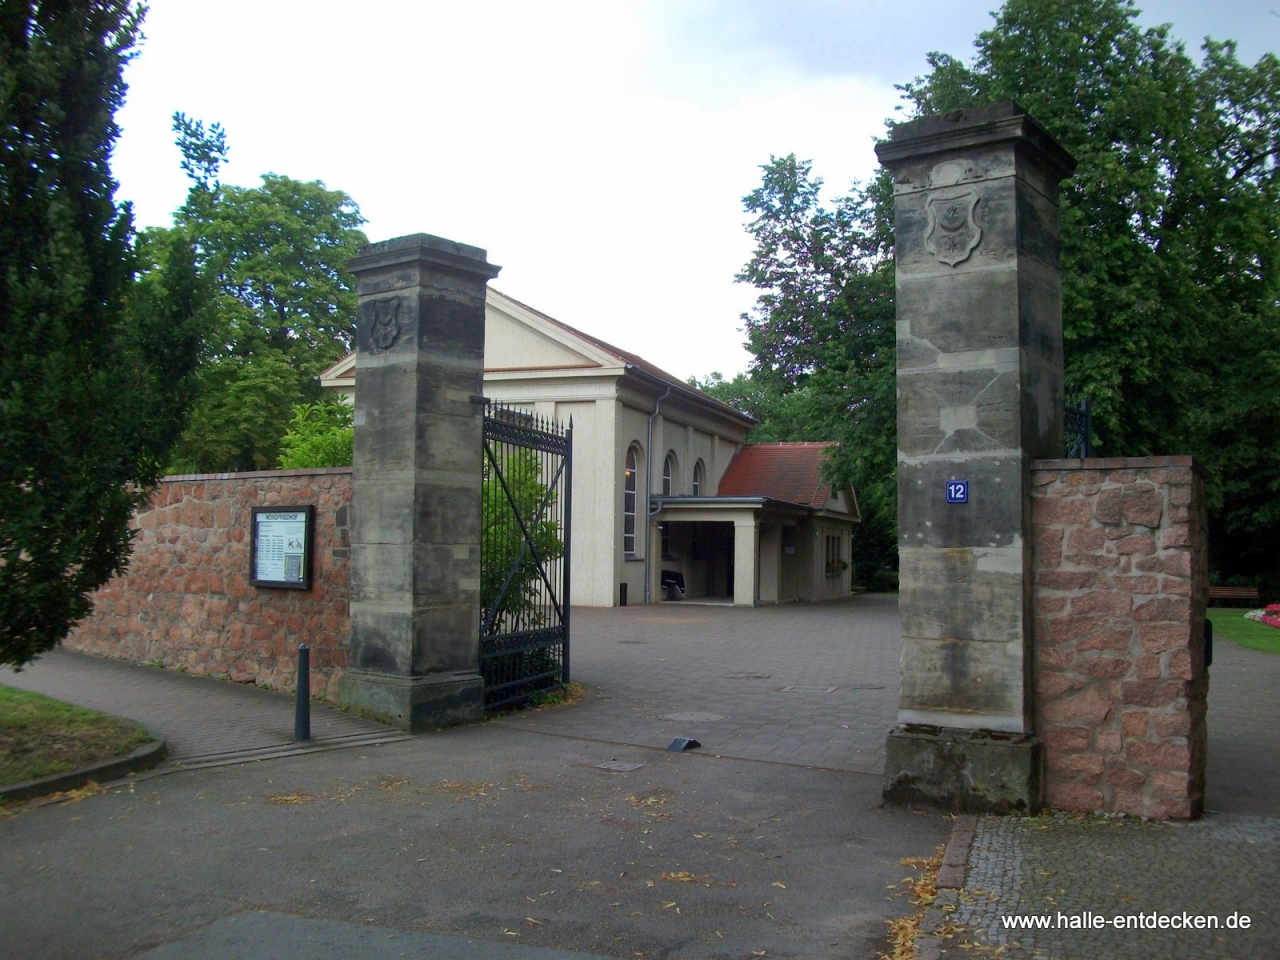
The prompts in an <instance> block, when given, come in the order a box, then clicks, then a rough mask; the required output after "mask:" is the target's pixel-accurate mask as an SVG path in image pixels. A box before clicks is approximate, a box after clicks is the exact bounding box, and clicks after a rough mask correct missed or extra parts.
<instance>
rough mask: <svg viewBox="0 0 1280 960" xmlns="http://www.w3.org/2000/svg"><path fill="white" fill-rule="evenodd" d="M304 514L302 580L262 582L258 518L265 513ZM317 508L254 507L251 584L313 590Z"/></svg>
mask: <svg viewBox="0 0 1280 960" xmlns="http://www.w3.org/2000/svg"><path fill="white" fill-rule="evenodd" d="M299 512H301V513H304V514H305V519H304V526H303V534H302V536H303V542H302V579H301V580H260V579H258V517H259V515H261V514H264V513H299ZM315 521H316V508H315V505H314V504H298V505H293V506H287V505H281V506H278V507H254V508H253V509H252V515H251V517H250V520H249V583H250V585H252V586H255V587H265V588H267V589H272V590H310V589H311V555H312V553H314V552H315V551H314V550H313V548H312V543H313V541H314V540H315Z"/></svg>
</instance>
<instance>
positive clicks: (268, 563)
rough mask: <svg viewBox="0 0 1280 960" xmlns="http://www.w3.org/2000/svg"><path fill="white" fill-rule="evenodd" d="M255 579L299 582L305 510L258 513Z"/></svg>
mask: <svg viewBox="0 0 1280 960" xmlns="http://www.w3.org/2000/svg"><path fill="white" fill-rule="evenodd" d="M255 519H256V520H257V530H256V531H254V532H255V533H256V535H257V554H256V559H257V567H256V569H255V570H254V571H253V576H254V579H255V580H265V581H268V582H271V583H302V581H303V577H304V576H305V575H306V565H305V563H304V560H305V558H306V555H307V512H306V511H305V510H280V511H275V512H271V513H267V512H263V513H259V514H258V515H257V516H256V517H255Z"/></svg>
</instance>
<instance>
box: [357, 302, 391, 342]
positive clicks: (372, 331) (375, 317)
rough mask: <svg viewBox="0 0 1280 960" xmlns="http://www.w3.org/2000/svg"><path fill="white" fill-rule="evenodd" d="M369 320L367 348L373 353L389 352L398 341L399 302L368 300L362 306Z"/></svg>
mask: <svg viewBox="0 0 1280 960" xmlns="http://www.w3.org/2000/svg"><path fill="white" fill-rule="evenodd" d="M362 309H364V310H365V311H367V313H366V316H367V317H368V320H369V346H370V347H371V348H372V349H373V352H375V353H381V352H383V351H384V350H390V349H391V348H392V347H394V346H395V345H396V341H397V340H399V339H400V300H399V298H393V299H390V300H370V301H368V302H367V303H365V304H363V307H362Z"/></svg>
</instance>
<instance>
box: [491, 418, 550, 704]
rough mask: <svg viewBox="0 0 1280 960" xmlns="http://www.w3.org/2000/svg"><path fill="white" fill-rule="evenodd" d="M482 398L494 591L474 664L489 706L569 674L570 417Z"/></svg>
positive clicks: (521, 697)
mask: <svg viewBox="0 0 1280 960" xmlns="http://www.w3.org/2000/svg"><path fill="white" fill-rule="evenodd" d="M477 399H478V400H479V398H477ZM484 402H485V417H484V430H483V448H484V454H483V456H482V458H481V459H482V460H483V461H484V465H485V472H486V473H487V476H486V478H485V483H484V497H485V513H486V516H485V524H484V539H483V540H482V549H481V580H482V584H485V585H487V586H485V587H483V588H482V589H483V590H484V591H486V592H487V591H488V590H489V589H493V588H495V587H497V591H496V594H495V595H494V596H493V597H492V598H488V599H487V602H486V604H485V609H483V610H482V611H481V622H480V626H481V631H480V665H481V673H482V674H483V676H484V681H485V709H486V710H493V709H495V708H498V707H504V706H510V705H515V704H518V703H520V702H521V701H524V700H527V699H529V698H530V697H531V696H534V695H535V694H537V693H538V692H539V691H542V690H547V689H550V688H554V687H556V686H558V685H559V684H561V683H568V682H569V616H570V611H569V576H570V553H571V550H570V542H571V540H570V537H571V534H572V528H571V515H572V483H573V424H572V421H571V422H570V424H569V426H568V428H564V427H562V426H560V425H559V424H557V423H555V422H553V421H548V420H545V419H543V418H542V417H539V416H537V415H534V414H530V413H527V412H525V411H522V410H518V409H512V408H510V407H505V406H503V405H501V404H498V403H494V402H493V401H489V400H486V401H484ZM530 501H532V502H530ZM522 504H523V507H524V509H523V510H522ZM517 531H518V532H517ZM548 538H549V539H548ZM503 566H505V567H506V569H505V570H504V569H502V567H503ZM498 580H501V585H500V586H499V585H498V582H497V581H498ZM499 631H501V632H499Z"/></svg>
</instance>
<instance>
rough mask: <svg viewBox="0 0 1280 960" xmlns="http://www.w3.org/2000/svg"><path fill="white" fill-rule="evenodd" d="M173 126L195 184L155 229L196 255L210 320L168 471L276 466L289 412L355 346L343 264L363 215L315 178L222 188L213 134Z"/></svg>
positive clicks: (198, 126) (221, 141)
mask: <svg viewBox="0 0 1280 960" xmlns="http://www.w3.org/2000/svg"><path fill="white" fill-rule="evenodd" d="M174 130H175V132H176V133H177V134H178V147H179V149H180V150H181V152H182V168H183V170H184V171H186V173H187V175H188V176H189V177H190V178H191V180H192V186H191V190H190V192H189V193H188V195H187V201H186V203H185V204H184V205H183V206H182V207H181V208H180V209H179V210H178V211H177V213H176V214H175V216H174V226H173V227H172V228H169V229H167V230H156V231H153V232H152V233H153V234H154V236H156V237H162V236H165V235H167V234H169V233H176V234H179V235H181V236H182V237H184V238H185V239H186V240H187V242H189V243H190V244H191V245H192V246H193V247H194V248H195V249H196V250H197V251H198V255H199V265H200V268H201V270H202V271H203V273H204V274H205V276H206V277H207V278H208V282H209V284H210V286H211V288H212V289H213V298H212V303H211V309H212V312H213V314H214V316H215V317H216V333H215V335H214V336H212V337H210V339H209V346H208V348H207V349H206V351H205V354H204V356H203V357H202V359H201V368H200V387H201V389H200V392H199V399H198V400H197V402H196V405H195V408H194V410H193V411H192V415H191V422H190V425H189V427H188V429H187V430H186V432H185V433H184V434H183V437H182V441H181V443H180V444H179V446H178V449H177V450H176V452H175V463H174V466H175V467H177V468H180V469H186V470H201V471H211V470H254V469H266V468H270V467H274V466H275V465H276V462H277V460H278V459H279V456H280V442H281V438H282V437H283V436H284V433H285V431H286V429H287V426H288V424H289V422H290V419H291V417H292V411H293V409H294V407H295V406H297V405H299V404H305V403H311V402H314V401H317V400H319V399H320V384H319V381H318V379H317V377H318V375H319V373H320V372H321V371H322V370H324V369H325V368H326V367H328V366H329V365H330V364H332V363H334V362H335V361H337V360H338V359H340V358H341V357H342V356H344V355H345V354H346V353H348V352H349V351H350V350H351V347H352V343H353V339H354V335H355V312H356V294H355V281H354V278H353V277H352V276H351V275H350V274H349V273H347V272H346V270H345V268H344V267H343V264H344V262H345V261H346V260H347V259H348V258H350V257H352V256H354V255H355V254H356V252H357V251H358V250H359V249H360V247H362V246H363V245H364V244H365V243H366V242H367V241H366V238H365V235H364V234H363V233H362V232H361V231H360V230H359V226H360V224H361V223H363V222H364V220H363V218H362V217H361V216H360V212H359V209H358V208H357V207H356V205H355V202H354V201H353V200H352V199H351V198H350V197H349V196H347V195H346V194H345V193H343V192H341V191H338V190H328V189H326V188H325V186H324V184H322V183H319V182H311V183H303V182H301V181H298V180H292V179H290V178H288V177H284V176H280V175H278V174H274V173H268V174H264V175H263V177H262V185H261V186H258V187H236V186H228V185H226V184H222V183H219V182H218V179H217V176H218V172H219V169H220V167H221V164H222V163H223V162H224V160H225V158H226V155H227V143H226V134H225V132H224V131H223V130H222V129H221V127H219V126H218V125H217V124H213V125H212V126H211V127H209V128H208V129H206V128H205V126H204V125H203V124H202V123H201V122H200V121H195V120H190V119H188V118H187V117H185V116H184V115H182V114H181V113H178V114H175V115H174Z"/></svg>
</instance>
